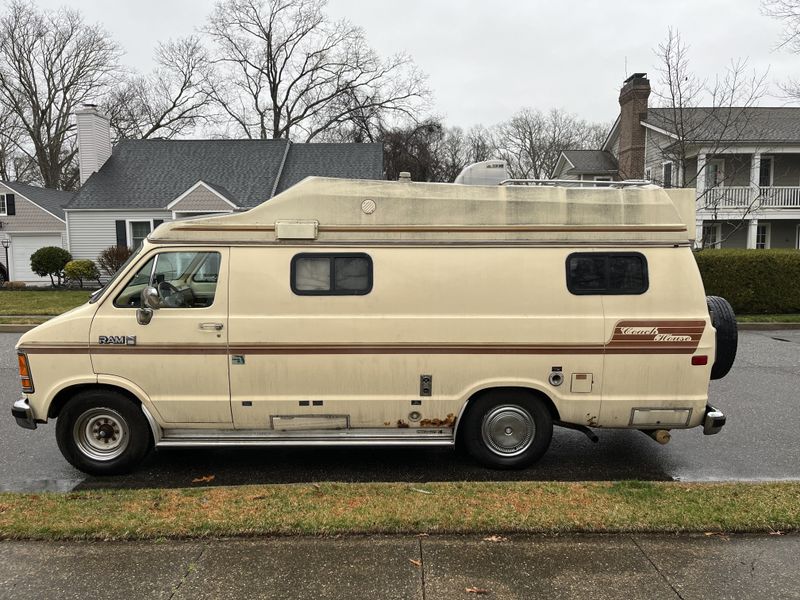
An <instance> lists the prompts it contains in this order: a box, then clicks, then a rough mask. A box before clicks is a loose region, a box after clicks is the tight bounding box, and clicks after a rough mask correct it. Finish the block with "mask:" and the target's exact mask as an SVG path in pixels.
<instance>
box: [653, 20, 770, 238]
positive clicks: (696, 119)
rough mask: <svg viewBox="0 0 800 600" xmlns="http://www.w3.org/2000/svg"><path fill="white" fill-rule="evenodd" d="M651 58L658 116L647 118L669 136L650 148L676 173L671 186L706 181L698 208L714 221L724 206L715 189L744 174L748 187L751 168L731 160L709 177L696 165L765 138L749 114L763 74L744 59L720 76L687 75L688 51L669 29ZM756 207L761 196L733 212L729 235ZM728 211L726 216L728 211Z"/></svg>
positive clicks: (762, 84)
mask: <svg viewBox="0 0 800 600" xmlns="http://www.w3.org/2000/svg"><path fill="white" fill-rule="evenodd" d="M654 53H655V55H656V58H657V60H658V63H659V67H658V74H659V77H658V82H657V86H656V87H655V90H654V95H655V98H656V104H658V105H659V108H660V111H659V112H658V113H655V111H652V112H653V113H654V115H653V116H652V117H651V115H650V114H648V119H649V120H651V119H653V120H654V119H656V118H657V119H658V120H659V126H660V128H662V129H663V130H665V131H668V132H669V136H659V135H657V134H654V135H652V136H650V137H649V143H650V145H651V148H653V149H654V150H656V154H657V155H658V156H659V161H667V162H670V163H672V164H673V165H675V167H676V168H677V173H676V174H674V175H673V177H674V179H673V182H671V184H672V185H675V184H677V185H678V186H686V187H696V183H697V178H703V181H702V183H705V181H706V180H707V179H709V181H708V185H703V186H701V187H702V188H703V193H702V195H701V197H700V198H699V199H698V200H699V206H701V207H703V208H704V209H706V210H708V211H711V212H712V213H713V215H714V218H715V219H716V216H717V215H718V214H719V211H720V208H721V204H724V199H721V198H720V194H719V193H718V189H717V188H716V185H717V184H718V183H721V182H722V180H724V181H727V182H728V185H730V183H731V182H732V181H733V180H735V179H737V178H738V177H740V176H742V177H743V176H744V175H743V173H744V172H745V171H746V172H747V181H748V183H749V182H750V176H749V173H750V164H749V163H745V162H743V161H738V162H737V161H730V163H731V168H728V169H725V170H723V172H721V173H720V172H718V171H714V172H709V171H708V165H709V164H711V163H708V162H707V163H706V164H705V166H704V165H702V164H699V165H698V161H697V156H698V153H699V152H700V150H701V149H702V153H703V154H705V155H706V156H708V157H709V158H711V157H713V156H717V155H722V154H725V153H726V152H727V151H728V150H730V149H731V148H732V147H733V146H735V145H736V144H737V143H738V142H740V141H741V140H744V139H750V140H753V139H761V138H763V135H761V134H762V133H763V130H764V129H765V128H766V127H768V124H767V123H763V122H761V121H758V120H756V119H755V118H754V115H755V113H754V112H753V111H752V110H751V109H752V108H754V107H755V106H756V105H757V103H758V101H759V100H760V99H761V98H762V97H763V95H764V94H765V92H766V78H767V73H766V72H765V73H757V72H755V71H750V69H749V67H748V63H747V60H746V59H733V60H731V62H730V64H729V66H728V68H727V69H726V70H725V72H724V73H723V74H722V75H720V76H716V77H714V78H713V79H701V78H699V77H698V76H697V75H696V74H695V73H694V72H693V71H692V70H691V66H690V57H689V47H688V46H687V45H686V44H685V43H684V42H683V40H682V38H681V35H680V33H679V32H678V31H677V30H673V29H670V30H669V31H668V33H667V37H666V39H665V40H664V41H663V42H662V43H660V44H659V45H658V46H657V48H655V50H654ZM718 178H721V179H720V180H718ZM662 183H663V182H662ZM721 200H723V201H722V202H721ZM758 203H759V197H758V196H757V195H756V194H754V195H753V196H752V197H751V198H748V200H747V201H746V202H745V205H743V206H738V207H737V208H736V213H737V218H736V219H735V221H732V222H731V225H732V226H733V229H732V231H735V230H736V229H738V228H739V227H741V226H742V224H743V223H744V220H745V219H746V217H747V215H748V214H749V213H750V212H751V211H752V210H753V209H754V208H756V207H757V206H758ZM726 212H730V210H729V207H726Z"/></svg>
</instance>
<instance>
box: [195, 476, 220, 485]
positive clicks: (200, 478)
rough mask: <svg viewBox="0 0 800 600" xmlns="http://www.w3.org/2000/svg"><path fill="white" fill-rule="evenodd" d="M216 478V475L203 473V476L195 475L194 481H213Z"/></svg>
mask: <svg viewBox="0 0 800 600" xmlns="http://www.w3.org/2000/svg"><path fill="white" fill-rule="evenodd" d="M215 478H216V475H203V476H202V477H195V478H194V479H192V483H211V482H212V481H214V479H215Z"/></svg>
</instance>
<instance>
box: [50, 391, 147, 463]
mask: <svg viewBox="0 0 800 600" xmlns="http://www.w3.org/2000/svg"><path fill="white" fill-rule="evenodd" d="M56 441H57V442H58V448H59V450H61V454H63V455H64V458H66V459H67V460H68V461H69V463H70V464H71V465H72V466H73V467H75V468H76V469H80V470H81V471H83V472H84V473H89V474H90V475H121V474H123V473H128V472H129V471H131V470H132V469H134V468H135V467H136V466H137V465H138V464H139V463H140V462H141V461H142V459H143V458H144V457H145V456H146V455H147V453H148V452H149V451H150V448H151V447H152V445H153V437H152V435H151V433H150V427H149V425H148V423H147V419H146V418H145V416H144V413H143V412H142V409H141V408H140V407H139V406H138V405H137V404H135V403H134V402H132V401H131V399H130V398H128V397H126V396H125V395H123V394H121V393H119V392H115V391H113V390H101V389H98V390H87V391H84V392H80V393H78V394H76V395H75V396H74V397H73V398H72V399H71V400H70V401H69V402H67V404H66V405H65V406H64V408H62V409H61V413H60V414H59V416H58V419H56Z"/></svg>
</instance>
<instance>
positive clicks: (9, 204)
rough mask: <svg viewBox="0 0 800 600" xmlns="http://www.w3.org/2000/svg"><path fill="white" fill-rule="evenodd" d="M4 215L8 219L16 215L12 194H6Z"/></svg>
mask: <svg viewBox="0 0 800 600" xmlns="http://www.w3.org/2000/svg"><path fill="white" fill-rule="evenodd" d="M6 214H7V215H8V216H9V217H10V216H12V215H15V214H17V206H16V203H15V202H14V194H6Z"/></svg>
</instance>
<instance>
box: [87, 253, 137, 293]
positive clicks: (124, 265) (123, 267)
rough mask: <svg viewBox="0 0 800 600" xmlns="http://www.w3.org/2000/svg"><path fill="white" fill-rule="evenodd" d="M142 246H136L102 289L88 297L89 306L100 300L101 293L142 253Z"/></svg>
mask: <svg viewBox="0 0 800 600" xmlns="http://www.w3.org/2000/svg"><path fill="white" fill-rule="evenodd" d="M142 246H143V244H139V245H138V246H136V249H135V250H134V251H133V252H131V255H130V256H129V257H128V260H126V261H125V262H124V263H122V266H121V267H120V268H119V269H117V272H116V273H114V274H113V275H112V276H111V279H109V280H108V281H107V282H106V284H105V285H104V286H103V287H101V288H100V289H99V290H97V291H96V292H94V293H93V294H92V295H91V296H89V304H94V303H95V302H97V301H98V300H99V299H100V296H102V295H103V292H104V291H106V290H107V289H108V288H109V286H111V284H112V283H114V282H115V281H116V280H117V277H119V275H120V273H122V272H123V271H124V270H125V268H126V267H127V266H128V265H129V264H131V261H132V260H133V259H134V258H136V257H137V256H138V255H139V253H140V252H141V251H142Z"/></svg>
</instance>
